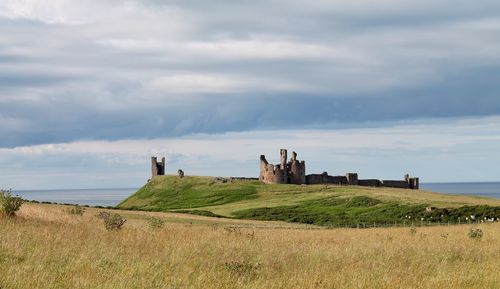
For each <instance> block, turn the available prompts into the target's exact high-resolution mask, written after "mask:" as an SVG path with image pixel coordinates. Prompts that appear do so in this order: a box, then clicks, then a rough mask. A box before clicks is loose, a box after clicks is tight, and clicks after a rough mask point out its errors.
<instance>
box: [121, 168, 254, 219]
mask: <svg viewBox="0 0 500 289" xmlns="http://www.w3.org/2000/svg"><path fill="white" fill-rule="evenodd" d="M257 197H258V196H257V191H256V188H255V183H254V182H238V183H235V184H231V186H228V185H226V184H225V183H221V182H216V181H214V180H213V178H209V177H185V178H183V179H179V178H177V177H173V176H160V177H155V178H154V179H153V180H151V181H150V182H148V183H147V184H146V185H145V186H144V187H142V188H141V189H139V191H137V192H136V193H135V194H134V195H132V196H131V197H129V198H127V199H126V200H125V201H123V202H122V203H121V204H120V205H119V207H120V208H124V209H131V210H145V211H168V210H172V209H190V208H199V207H206V206H213V205H223V204H227V203H233V202H238V201H242V200H249V199H255V198H257Z"/></svg>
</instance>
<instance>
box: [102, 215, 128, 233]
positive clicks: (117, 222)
mask: <svg viewBox="0 0 500 289" xmlns="http://www.w3.org/2000/svg"><path fill="white" fill-rule="evenodd" d="M97 218H99V219H101V220H103V222H104V227H105V228H106V230H108V231H116V230H120V229H121V228H122V226H123V224H125V222H126V221H127V219H125V218H124V217H122V216H121V215H119V214H114V213H113V214H111V213H109V212H99V214H97Z"/></svg>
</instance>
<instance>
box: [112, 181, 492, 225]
mask: <svg viewBox="0 0 500 289" xmlns="http://www.w3.org/2000/svg"><path fill="white" fill-rule="evenodd" d="M427 206H433V207H436V208H437V209H436V210H434V212H432V213H427V212H425V208H426V207H427ZM119 207H120V208H124V209H134V210H148V211H182V212H190V213H193V214H204V215H209V216H217V215H219V216H225V217H232V218H241V219H256V220H280V221H287V222H299V223H309V224H316V225H325V226H337V225H356V224H392V223H395V222H396V223H404V222H413V221H415V220H418V221H419V222H420V221H421V220H422V219H423V220H425V222H436V223H437V222H445V223H448V222H451V223H454V222H458V221H459V219H458V218H459V217H461V218H462V220H461V222H465V218H466V217H469V216H470V215H474V216H478V217H481V218H484V217H495V218H498V217H500V200H498V199H491V198H483V197H473V196H456V195H444V194H438V193H433V192H426V191H421V190H405V189H394V188H371V187H357V186H336V185H308V186H305V185H302V186H298V185H264V184H262V183H260V182H259V181H234V182H230V183H220V182H216V181H214V179H213V178H211V177H186V178H184V179H179V178H177V177H175V176H159V177H155V178H154V179H153V180H152V181H151V182H149V183H148V184H146V185H145V186H144V187H142V188H141V189H140V190H139V191H138V192H137V193H135V194H134V195H132V196H131V197H129V198H128V199H126V200H125V201H124V202H122V203H121V204H120V205H119ZM409 217H410V219H408V218H409Z"/></svg>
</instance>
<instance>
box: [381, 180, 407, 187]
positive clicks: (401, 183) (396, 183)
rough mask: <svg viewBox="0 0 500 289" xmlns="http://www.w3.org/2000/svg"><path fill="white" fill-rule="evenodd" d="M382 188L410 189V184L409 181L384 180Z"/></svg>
mask: <svg viewBox="0 0 500 289" xmlns="http://www.w3.org/2000/svg"><path fill="white" fill-rule="evenodd" d="M382 186H383V187H389V188H400V189H409V188H410V184H409V183H408V182H407V181H394V180H383V181H382Z"/></svg>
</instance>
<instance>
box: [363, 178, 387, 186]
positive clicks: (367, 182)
mask: <svg viewBox="0 0 500 289" xmlns="http://www.w3.org/2000/svg"><path fill="white" fill-rule="evenodd" d="M381 185H382V182H381V181H380V180H377V179H366V180H358V186H365V187H380V186H381Z"/></svg>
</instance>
